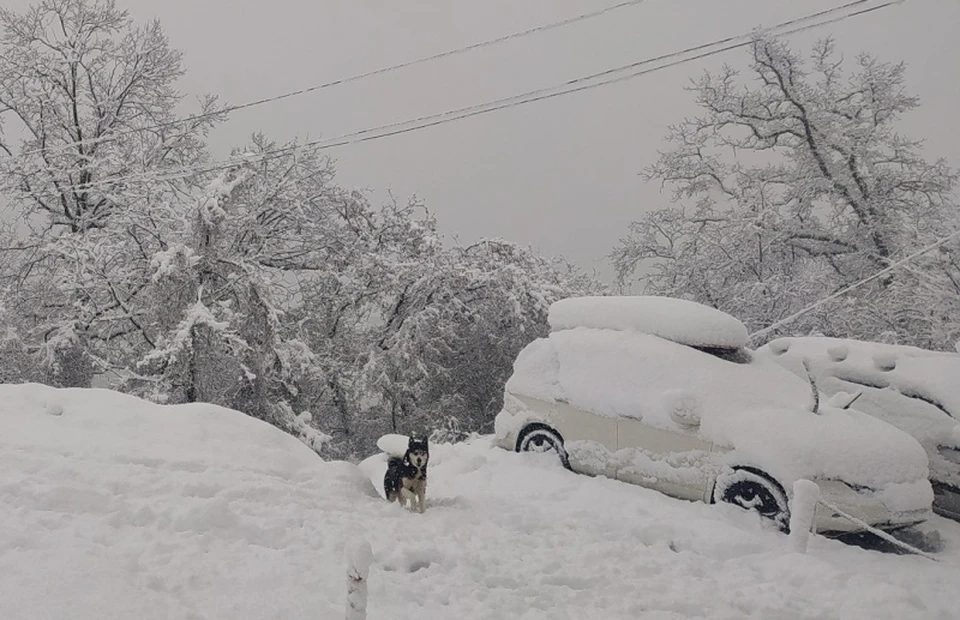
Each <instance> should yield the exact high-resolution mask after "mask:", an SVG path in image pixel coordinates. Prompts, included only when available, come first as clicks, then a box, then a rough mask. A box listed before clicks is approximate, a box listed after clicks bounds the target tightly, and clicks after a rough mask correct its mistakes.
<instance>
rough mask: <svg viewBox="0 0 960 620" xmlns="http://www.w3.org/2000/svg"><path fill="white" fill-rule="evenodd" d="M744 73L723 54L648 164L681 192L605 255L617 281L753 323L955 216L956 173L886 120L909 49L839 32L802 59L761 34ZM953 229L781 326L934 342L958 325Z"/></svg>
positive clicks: (958, 331)
mask: <svg viewBox="0 0 960 620" xmlns="http://www.w3.org/2000/svg"><path fill="white" fill-rule="evenodd" d="M751 51H752V54H751V63H750V71H749V77H750V78H752V79H751V80H749V81H748V80H747V79H746V77H747V76H741V75H740V74H739V72H737V71H735V70H733V69H731V68H729V67H726V68H724V69H723V70H722V71H721V72H720V73H718V74H712V73H707V74H705V75H704V76H703V77H702V78H700V79H699V80H698V81H696V82H694V84H693V86H692V88H691V90H692V91H693V92H694V93H696V96H697V102H698V104H699V105H700V107H701V108H703V110H704V113H703V115H701V116H699V117H696V118H692V119H686V120H684V121H683V122H682V123H680V124H678V125H676V126H674V127H671V129H670V133H669V136H668V137H669V140H670V142H671V145H672V148H671V149H670V150H668V151H667V152H665V153H662V154H661V156H660V158H659V160H658V161H657V163H656V164H654V165H653V166H652V167H651V168H650V169H648V170H647V171H646V176H647V178H648V179H649V180H658V181H660V182H661V183H662V184H664V185H669V186H671V187H672V188H673V198H674V201H675V202H676V203H679V204H678V206H676V207H669V208H666V209H660V210H656V211H653V212H651V213H649V214H647V215H645V216H644V217H643V218H642V219H641V220H639V221H638V222H634V223H633V224H632V225H631V227H630V231H629V234H628V235H627V236H626V237H625V238H624V239H623V240H622V241H621V244H620V245H619V246H618V247H617V248H616V249H615V251H614V254H613V257H614V261H615V265H616V268H617V272H618V275H619V278H620V282H621V283H622V284H627V283H629V282H630V281H631V279H632V278H633V277H634V276H635V275H636V274H637V272H638V271H639V272H640V276H641V279H642V280H643V281H644V282H645V284H646V286H647V290H649V291H650V292H653V293H657V294H667V295H675V296H682V297H689V298H692V299H695V300H697V301H701V302H704V303H707V304H710V305H712V306H715V307H718V308H720V309H723V310H725V311H729V312H731V313H733V314H735V315H737V316H738V317H741V318H742V319H744V320H745V321H746V322H747V323H748V325H749V326H750V327H751V328H762V327H765V326H767V325H770V324H772V323H773V322H775V321H776V320H778V319H780V318H783V317H785V316H788V315H790V314H791V313H793V312H795V311H797V310H799V309H800V308H802V307H804V306H806V305H807V304H809V303H811V302H814V301H816V300H818V299H821V298H823V297H826V296H827V295H829V294H831V293H832V292H834V291H836V290H839V289H840V288H843V287H844V286H846V285H849V284H851V283H853V282H857V281H859V280H860V279H862V278H865V277H867V276H870V275H872V274H873V273H876V272H877V271H879V270H881V269H883V268H884V267H887V266H888V265H890V264H891V263H892V262H894V261H895V260H897V259H899V258H902V257H904V256H906V255H909V254H911V253H912V252H914V251H916V250H918V249H920V248H922V247H925V246H926V245H928V244H930V243H932V242H934V241H936V240H937V239H938V238H940V237H942V236H944V235H946V234H948V233H950V232H951V231H954V230H957V229H958V227H960V212H958V210H957V207H956V200H955V196H954V195H953V194H952V190H953V187H954V185H955V182H956V174H955V173H954V172H953V171H952V170H951V169H950V168H949V167H948V166H947V165H946V163H945V162H943V161H936V162H933V163H931V162H928V161H926V160H924V159H923V157H922V156H921V154H920V150H921V149H920V147H921V144H920V142H918V141H915V140H911V139H908V138H906V137H904V136H902V135H900V134H899V133H897V131H896V129H895V123H896V121H897V120H898V119H899V118H900V117H901V116H902V115H903V114H904V113H906V112H908V111H910V110H913V109H914V108H916V107H917V105H918V100H917V98H916V97H913V96H911V95H909V94H907V93H906V91H905V87H904V74H905V67H904V65H903V64H889V63H885V62H881V61H879V60H877V59H875V58H873V57H872V56H869V55H865V54H864V55H860V56H858V57H857V59H856V62H855V66H854V70H853V71H846V70H845V63H844V62H843V59H842V58H841V57H838V54H837V53H836V51H835V49H834V43H833V41H831V40H829V39H827V40H824V41H821V42H820V43H819V44H817V45H816V47H815V48H814V50H813V52H812V54H811V56H810V58H809V59H808V60H806V61H805V60H804V59H803V58H801V57H800V56H799V55H797V54H796V53H794V52H793V51H791V50H790V49H789V48H788V47H787V46H786V44H785V43H783V42H781V41H778V40H772V39H759V40H757V41H755V43H754V45H753V46H752V48H751ZM958 256H960V244H952V245H951V244H948V245H945V246H944V247H943V248H942V249H940V250H938V251H937V252H934V253H931V254H930V255H925V256H924V257H923V259H922V260H918V261H917V262H916V263H914V264H912V266H910V267H908V268H905V269H898V270H896V271H894V272H893V273H891V274H890V275H889V276H888V277H884V278H880V279H878V280H877V281H875V282H873V283H871V284H870V285H867V286H864V287H862V288H860V289H858V290H856V291H854V292H852V293H850V294H849V295H848V296H846V297H845V298H842V299H840V300H839V301H838V302H836V303H833V304H830V305H827V306H824V307H822V309H821V310H819V311H818V312H815V313H812V314H810V315H808V316H806V317H804V318H802V319H800V320H798V321H797V322H795V323H793V324H791V325H789V326H786V327H785V329H786V330H788V331H809V330H814V329H815V330H819V331H822V332H824V333H831V334H834V335H839V336H852V337H862V338H868V339H875V338H879V337H880V335H881V334H884V333H886V334H888V335H895V336H894V337H895V338H896V339H897V340H900V341H902V342H904V343H909V344H917V345H921V346H927V347H932V348H942V347H945V346H951V347H952V343H953V342H955V341H956V340H957V339H958V338H960V320H958V319H956V318H954V317H956V316H958V315H957V313H956V309H957V307H958V303H960V288H958V286H957V284H958V283H960V269H958Z"/></svg>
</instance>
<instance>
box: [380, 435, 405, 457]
mask: <svg viewBox="0 0 960 620" xmlns="http://www.w3.org/2000/svg"><path fill="white" fill-rule="evenodd" d="M409 444H410V438H409V437H407V436H406V435H400V434H397V433H390V434H387V435H384V436H383V437H381V438H380V439H378V440H377V447H378V448H380V450H381V451H383V452H386V453H387V454H389V455H390V456H403V455H404V454H406V453H407V446H408V445H409Z"/></svg>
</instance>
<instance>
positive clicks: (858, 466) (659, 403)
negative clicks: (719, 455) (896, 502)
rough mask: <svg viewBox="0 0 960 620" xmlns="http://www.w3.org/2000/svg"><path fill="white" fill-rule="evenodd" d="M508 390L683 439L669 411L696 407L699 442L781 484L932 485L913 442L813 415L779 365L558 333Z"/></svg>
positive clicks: (870, 423) (852, 418)
mask: <svg viewBox="0 0 960 620" xmlns="http://www.w3.org/2000/svg"><path fill="white" fill-rule="evenodd" d="M748 359H749V358H748ZM506 389H507V391H508V392H509V393H512V394H517V395H521V396H528V397H532V398H537V399H540V400H545V401H547V402H563V403H568V404H570V405H572V406H574V407H577V408H579V409H583V410H586V411H590V412H593V413H596V414H598V415H602V416H613V417H628V418H638V419H642V420H643V421H644V422H645V423H647V424H649V425H651V426H655V427H660V428H666V429H671V430H679V428H678V426H677V425H676V423H675V422H674V421H673V420H672V419H671V417H670V411H671V409H672V408H676V407H678V406H682V407H687V408H688V407H689V406H690V403H691V401H695V402H696V403H698V405H699V411H700V416H701V425H700V428H699V430H698V433H699V435H700V436H701V437H702V438H704V439H707V440H709V441H712V442H714V443H716V444H719V445H721V446H728V447H732V448H734V449H736V450H737V452H738V454H739V456H740V457H742V459H746V460H749V461H753V462H754V464H756V465H757V466H760V467H762V468H764V469H765V470H766V471H768V472H769V473H770V474H771V475H774V476H777V477H778V479H780V480H786V481H790V480H795V479H797V478H799V477H818V476H823V477H840V478H843V479H844V480H848V481H853V482H857V483H859V484H864V485H867V486H872V485H873V484H885V483H886V482H890V481H892V480H897V481H913V480H916V479H918V478H925V477H926V475H927V457H926V454H925V453H924V451H923V449H922V448H921V447H920V445H919V444H918V443H917V442H916V441H915V440H914V439H913V438H911V437H909V436H908V435H907V434H905V433H903V432H902V431H900V430H899V429H897V428H894V427H893V426H891V425H889V424H886V423H884V422H882V421H880V420H877V419H875V418H872V417H870V416H868V415H866V414H864V413H862V412H859V411H853V410H841V409H836V408H831V407H828V406H826V405H824V406H822V407H821V414H820V415H817V414H814V413H812V412H811V411H810V406H811V404H812V396H811V392H810V386H809V384H808V383H807V382H806V381H804V380H802V379H800V378H798V377H797V376H795V375H794V374H793V373H791V372H790V371H788V370H786V369H785V368H783V367H781V366H780V365H778V364H776V363H775V362H773V361H772V360H769V359H765V358H754V359H751V360H750V361H749V362H748V363H738V362H736V361H730V360H727V359H721V358H719V357H716V356H714V355H711V354H709V353H704V352H702V351H698V350H696V349H694V348H691V347H688V346H684V345H680V344H677V343H674V342H670V341H668V340H664V339H662V338H658V337H656V336H651V335H648V334H641V333H635V332H622V331H617V330H610V329H592V328H586V327H579V328H575V329H566V330H563V331H556V332H553V333H551V334H550V336H549V337H548V338H542V339H539V340H537V341H535V342H533V343H531V344H530V345H528V346H527V347H526V348H525V349H524V350H523V351H522V352H521V353H520V355H519V356H518V358H517V360H516V362H515V364H514V373H513V375H512V376H511V378H510V379H509V381H508V382H507V385H506ZM881 446H882V448H881Z"/></svg>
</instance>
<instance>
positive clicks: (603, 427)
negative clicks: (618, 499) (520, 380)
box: [515, 395, 617, 478]
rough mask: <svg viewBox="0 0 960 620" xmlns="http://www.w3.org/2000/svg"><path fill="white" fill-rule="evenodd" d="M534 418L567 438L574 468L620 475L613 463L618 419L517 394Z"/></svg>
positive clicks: (583, 471) (587, 471) (597, 474)
mask: <svg viewBox="0 0 960 620" xmlns="http://www.w3.org/2000/svg"><path fill="white" fill-rule="evenodd" d="M515 398H517V399H519V400H520V402H522V403H523V404H524V406H525V407H526V408H527V410H528V411H530V412H531V414H532V417H533V418H534V419H537V420H542V421H543V423H545V424H547V425H548V426H549V427H551V428H553V429H555V430H556V431H557V432H558V433H560V436H561V437H563V440H564V447H565V448H566V450H567V456H568V458H569V459H570V467H571V468H572V469H573V470H574V471H576V472H578V473H582V474H589V475H591V476H609V477H611V478H614V477H616V471H615V469H614V468H613V466H612V460H613V453H614V452H615V451H616V450H617V419H616V418H614V417H611V416H604V415H599V414H596V413H592V412H590V411H586V410H584V409H579V408H577V407H574V406H572V405H570V404H569V403H565V402H556V401H545V400H540V399H537V398H531V397H529V396H520V395H515Z"/></svg>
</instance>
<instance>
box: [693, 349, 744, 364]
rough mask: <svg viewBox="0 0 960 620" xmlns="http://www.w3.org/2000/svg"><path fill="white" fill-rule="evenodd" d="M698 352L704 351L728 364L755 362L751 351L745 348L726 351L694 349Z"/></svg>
mask: <svg viewBox="0 0 960 620" xmlns="http://www.w3.org/2000/svg"><path fill="white" fill-rule="evenodd" d="M693 348H694V349H696V350H697V351H702V352H703V353H706V354H708V355H712V356H714V357H716V358H719V359H722V360H724V361H726V362H733V363H734V364H749V363H750V362H752V361H753V355H751V354H750V351H748V350H747V349H744V348H742V347H741V348H739V349H726V348H722V347H693Z"/></svg>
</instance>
